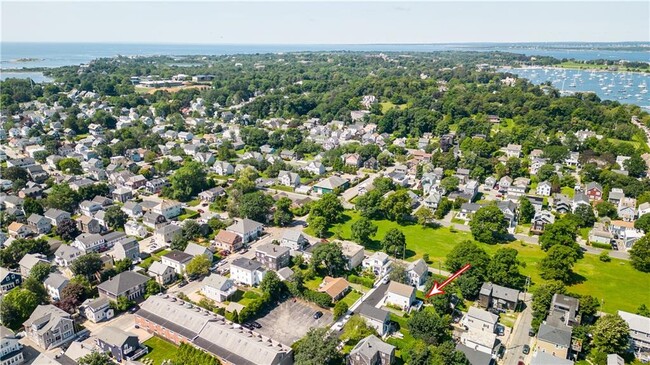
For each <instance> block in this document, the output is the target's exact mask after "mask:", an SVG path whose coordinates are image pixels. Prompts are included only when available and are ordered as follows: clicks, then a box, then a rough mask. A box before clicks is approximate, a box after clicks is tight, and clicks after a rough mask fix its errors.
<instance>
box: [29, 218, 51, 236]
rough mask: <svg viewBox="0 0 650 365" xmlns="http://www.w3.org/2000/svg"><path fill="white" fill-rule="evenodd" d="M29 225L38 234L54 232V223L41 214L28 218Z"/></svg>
mask: <svg viewBox="0 0 650 365" xmlns="http://www.w3.org/2000/svg"><path fill="white" fill-rule="evenodd" d="M27 225H28V226H29V227H30V228H31V229H32V230H33V231H34V232H36V233H37V234H46V233H49V232H50V230H52V223H51V222H50V220H49V219H47V218H45V217H44V216H42V215H40V214H32V215H30V216H29V218H27Z"/></svg>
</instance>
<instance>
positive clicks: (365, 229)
mask: <svg viewBox="0 0 650 365" xmlns="http://www.w3.org/2000/svg"><path fill="white" fill-rule="evenodd" d="M377 228H378V227H377V225H376V224H374V223H372V222H371V221H370V220H369V219H368V218H363V217H362V218H360V219H359V220H357V221H356V222H354V223H352V227H351V230H352V240H353V241H355V242H358V243H360V244H362V245H367V244H368V243H370V242H372V236H374V235H375V234H377Z"/></svg>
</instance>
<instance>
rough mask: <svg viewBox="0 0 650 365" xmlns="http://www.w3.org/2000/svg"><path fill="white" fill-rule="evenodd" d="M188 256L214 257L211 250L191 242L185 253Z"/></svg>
mask: <svg viewBox="0 0 650 365" xmlns="http://www.w3.org/2000/svg"><path fill="white" fill-rule="evenodd" d="M183 252H185V253H187V254H190V255H192V256H197V255H204V254H208V253H209V254H210V256H212V251H210V249H209V248H207V247H205V246H201V245H197V244H196V243H193V242H190V243H188V244H187V247H185V250H184V251H183Z"/></svg>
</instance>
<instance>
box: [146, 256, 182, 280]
mask: <svg viewBox="0 0 650 365" xmlns="http://www.w3.org/2000/svg"><path fill="white" fill-rule="evenodd" d="M147 273H148V274H149V276H151V277H153V278H154V280H156V281H157V282H158V284H160V285H167V284H169V283H171V282H172V281H174V279H175V278H176V270H174V268H173V267H171V266H168V265H165V264H163V263H162V262H160V261H154V262H153V263H152V264H151V266H149V270H147Z"/></svg>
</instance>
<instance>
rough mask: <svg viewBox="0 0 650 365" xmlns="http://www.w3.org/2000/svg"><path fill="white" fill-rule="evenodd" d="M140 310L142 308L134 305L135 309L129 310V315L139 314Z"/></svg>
mask: <svg viewBox="0 0 650 365" xmlns="http://www.w3.org/2000/svg"><path fill="white" fill-rule="evenodd" d="M138 309H140V307H138V306H137V305H134V306H133V307H131V308H129V313H131V314H133V313H135V312H137V311H138Z"/></svg>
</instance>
